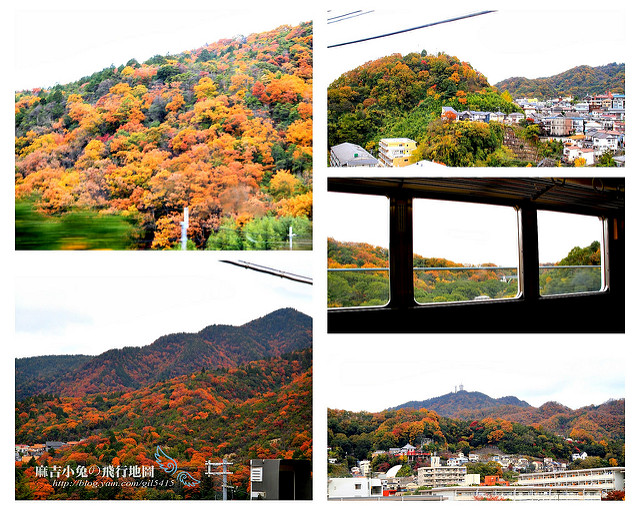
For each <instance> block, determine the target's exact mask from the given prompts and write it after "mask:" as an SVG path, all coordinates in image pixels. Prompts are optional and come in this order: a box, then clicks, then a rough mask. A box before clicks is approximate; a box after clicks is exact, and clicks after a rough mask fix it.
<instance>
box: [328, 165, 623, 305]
mask: <svg viewBox="0 0 640 511" xmlns="http://www.w3.org/2000/svg"><path fill="white" fill-rule="evenodd" d="M442 179H443V180H445V181H446V179H447V178H442ZM334 191H335V192H339V193H352V194H355V195H379V196H385V197H387V199H388V201H389V223H388V228H389V233H388V235H389V244H388V250H389V270H388V271H389V301H388V302H387V304H385V305H377V306H351V307H333V308H327V309H328V310H329V311H348V310H357V311H365V310H371V311H373V310H385V309H422V308H429V309H432V308H434V309H435V308H439V307H474V306H477V307H483V306H491V305H493V304H497V303H505V302H509V303H513V302H525V301H526V302H531V301H539V300H543V301H552V300H559V299H566V298H573V297H580V296H588V295H601V294H607V293H610V292H611V287H610V286H611V269H610V255H609V250H610V247H609V240H610V238H609V229H610V226H609V223H610V222H611V221H614V222H615V221H616V220H615V218H612V217H611V216H608V215H604V214H599V213H595V212H594V211H588V210H587V209H586V208H570V207H562V206H553V205H549V204H536V203H535V202H534V201H532V200H500V199H494V200H491V199H490V198H489V197H465V198H464V199H461V198H460V197H443V196H438V195H437V194H435V195H434V194H431V193H429V192H419V191H416V190H405V189H402V188H401V187H400V188H398V189H397V190H394V191H393V192H389V190H388V189H385V188H376V187H371V188H369V189H366V190H352V189H330V190H329V192H334ZM414 199H432V200H441V201H445V200H446V201H451V202H461V203H476V204H486V205H494V206H507V207H513V208H514V209H515V210H516V214H517V229H518V233H517V239H518V269H517V274H518V294H517V295H516V296H515V297H511V298H499V299H492V300H467V301H458V302H438V303H419V302H417V301H416V299H415V296H414V286H413V272H414V269H413V200H414ZM538 211H555V212H559V213H572V214H579V215H584V216H590V217H595V218H598V219H599V220H600V222H601V232H602V239H601V274H602V276H601V282H602V285H601V288H600V290H597V291H585V292H579V293H564V294H555V295H544V296H543V295H541V294H540V288H539V271H540V270H539V268H540V264H539V252H538V221H537V215H538ZM614 217H615V215H614Z"/></svg>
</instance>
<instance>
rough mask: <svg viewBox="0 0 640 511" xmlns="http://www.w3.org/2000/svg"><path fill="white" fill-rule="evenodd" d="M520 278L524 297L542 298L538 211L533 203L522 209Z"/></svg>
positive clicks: (531, 298)
mask: <svg viewBox="0 0 640 511" xmlns="http://www.w3.org/2000/svg"><path fill="white" fill-rule="evenodd" d="M519 248H520V278H521V279H522V280H523V282H522V286H521V289H522V293H523V295H524V299H525V300H527V301H529V300H537V299H538V298H540V260H539V257H538V212H537V210H536V208H535V207H533V206H532V205H531V204H524V205H523V206H522V207H521V209H520V247H519Z"/></svg>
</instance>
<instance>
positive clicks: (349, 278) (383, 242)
mask: <svg viewBox="0 0 640 511" xmlns="http://www.w3.org/2000/svg"><path fill="white" fill-rule="evenodd" d="M327 195H328V197H327V198H328V199H329V201H328V202H329V206H330V208H331V211H332V217H333V220H332V221H330V225H328V226H327V232H328V233H329V239H328V240H327V251H328V253H327V267H328V277H327V278H328V282H327V295H328V296H327V302H328V306H329V307H330V308H335V307H364V306H369V307H370V306H382V305H385V304H386V303H387V302H388V301H389V199H387V198H386V197H381V196H374V195H360V194H353V193H336V192H332V193H329V194H327Z"/></svg>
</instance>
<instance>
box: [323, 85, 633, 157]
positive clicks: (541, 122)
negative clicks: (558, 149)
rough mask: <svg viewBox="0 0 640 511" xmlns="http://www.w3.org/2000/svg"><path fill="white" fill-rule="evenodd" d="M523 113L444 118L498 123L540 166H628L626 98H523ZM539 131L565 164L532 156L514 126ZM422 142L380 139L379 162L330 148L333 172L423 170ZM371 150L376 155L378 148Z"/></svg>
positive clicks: (509, 142) (445, 115)
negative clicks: (555, 145)
mask: <svg viewBox="0 0 640 511" xmlns="http://www.w3.org/2000/svg"><path fill="white" fill-rule="evenodd" d="M513 103H514V104H515V105H517V106H518V108H519V110H520V111H515V112H512V113H509V114H506V113H504V112H500V111H495V112H494V111H475V110H464V111H457V110H455V109H454V108H452V107H450V106H443V107H442V111H441V114H440V118H441V119H442V120H443V121H449V122H460V121H470V122H483V123H490V122H491V123H499V124H501V125H503V126H504V127H505V128H506V129H505V133H504V140H503V144H504V145H505V146H506V147H508V148H509V149H510V150H512V151H514V152H515V153H522V154H521V155H519V156H521V157H522V158H523V159H534V160H535V161H536V162H537V164H538V166H549V165H550V164H553V165H557V164H562V165H565V166H587V167H588V166H594V165H597V164H598V163H600V162H601V160H602V159H603V158H610V159H611V161H612V162H613V164H614V165H615V166H617V167H624V166H625V155H624V153H625V147H626V139H625V106H626V103H625V95H624V94H613V93H607V94H603V95H593V96H590V97H587V98H583V99H579V98H574V97H561V98H556V99H551V100H545V101H539V100H538V99H536V98H520V99H516V100H514V101H513ZM523 126H524V127H527V126H536V127H537V134H536V139H537V140H538V141H539V142H541V143H544V142H558V143H561V144H562V157H561V160H560V161H557V160H554V161H553V162H549V161H546V160H545V158H543V157H541V156H540V155H538V154H537V151H534V150H530V151H529V152H527V148H526V147H525V145H527V144H524V143H523V141H522V140H521V139H520V138H518V137H515V136H514V134H513V130H509V129H508V128H509V127H523ZM418 145H419V143H418V142H416V141H415V140H412V139H410V138H406V137H392V138H387V137H384V138H381V139H380V140H379V142H378V143H377V148H375V149H377V157H376V156H375V155H374V154H372V153H371V152H370V151H367V150H366V149H365V148H363V147H361V146H359V145H357V144H352V143H350V142H348V141H345V142H344V143H341V144H338V145H335V146H332V147H331V150H330V158H329V161H330V166H331V167H406V166H410V165H417V166H421V167H424V166H425V164H426V163H430V162H425V161H419V160H420V159H419V158H415V157H414V158H413V160H414V161H412V155H413V153H415V152H416V148H417V147H418ZM367 147H368V148H369V149H370V150H371V151H374V148H373V147H369V145H367Z"/></svg>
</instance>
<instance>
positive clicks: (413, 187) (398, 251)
mask: <svg viewBox="0 0 640 511" xmlns="http://www.w3.org/2000/svg"><path fill="white" fill-rule="evenodd" d="M327 186H328V191H329V192H341V193H349V194H366V195H378V196H385V197H387V198H388V199H389V250H388V260H389V263H388V264H389V268H388V272H389V273H388V274H389V301H388V303H387V304H386V305H381V306H374V307H367V306H365V307H339V308H333V309H331V308H330V309H329V310H328V320H327V321H328V323H327V328H328V331H329V333H394V332H397V333H418V332H420V333H603V332H610V333H623V332H624V329H625V310H624V305H625V261H624V258H625V254H624V243H625V242H624V236H625V230H624V227H625V225H624V179H623V178H591V177H587V178H410V177H405V178H358V177H352V178H329V179H328V183H327ZM425 198H426V199H437V200H446V201H457V202H467V203H481V204H490V205H503V206H511V207H513V208H515V209H516V211H517V214H518V225H519V227H518V229H519V233H518V245H519V262H518V267H517V278H518V286H519V288H518V289H519V290H518V294H517V296H515V297H513V298H512V299H507V300H481V301H465V302H446V303H429V304H420V303H418V302H417V301H416V299H415V297H414V285H413V281H414V268H413V266H414V262H413V255H414V249H413V228H414V226H413V214H412V209H413V201H414V200H417V199H425ZM538 211H556V212H561V213H573V214H578V215H589V216H595V217H598V218H600V219H601V221H602V250H601V254H602V263H601V267H602V287H601V289H599V290H598V291H596V292H584V293H575V294H560V295H555V296H542V295H541V294H540V283H539V271H540V270H539V266H540V264H541V261H539V256H538V253H539V250H538Z"/></svg>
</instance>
